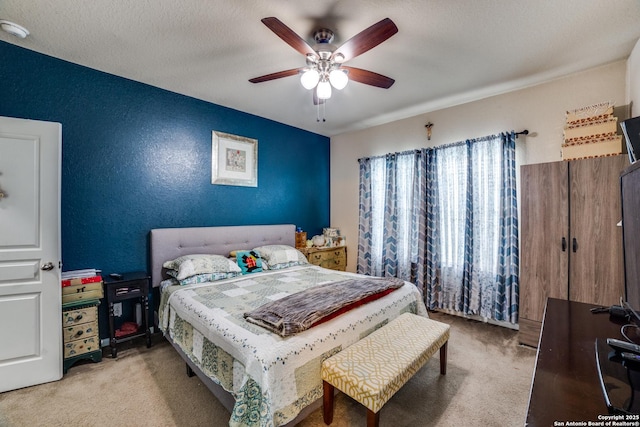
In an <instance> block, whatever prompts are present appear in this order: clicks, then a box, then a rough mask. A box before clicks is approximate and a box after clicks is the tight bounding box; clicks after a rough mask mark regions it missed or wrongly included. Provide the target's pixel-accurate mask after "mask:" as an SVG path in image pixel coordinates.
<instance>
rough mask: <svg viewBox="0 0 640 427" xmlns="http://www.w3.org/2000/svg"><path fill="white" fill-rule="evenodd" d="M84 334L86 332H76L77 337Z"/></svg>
mask: <svg viewBox="0 0 640 427" xmlns="http://www.w3.org/2000/svg"><path fill="white" fill-rule="evenodd" d="M83 333H84V331H78V332H76V337H79V336H80V335H82V334H83Z"/></svg>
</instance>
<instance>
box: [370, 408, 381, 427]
mask: <svg viewBox="0 0 640 427" xmlns="http://www.w3.org/2000/svg"><path fill="white" fill-rule="evenodd" d="M379 422H380V411H378V412H373V411H372V410H371V409H369V408H367V427H378V423H379Z"/></svg>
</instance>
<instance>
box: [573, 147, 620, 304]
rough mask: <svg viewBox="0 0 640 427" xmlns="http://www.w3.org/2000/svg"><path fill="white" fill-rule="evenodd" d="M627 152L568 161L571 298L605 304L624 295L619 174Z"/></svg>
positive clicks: (611, 302)
mask: <svg viewBox="0 0 640 427" xmlns="http://www.w3.org/2000/svg"><path fill="white" fill-rule="evenodd" d="M628 164H629V162H628V158H627V156H624V155H621V156H612V157H599V158H595V159H587V160H580V161H572V162H569V177H570V178H569V179H570V184H569V185H570V199H569V210H570V217H571V218H570V221H571V242H570V246H571V254H570V261H569V262H570V270H569V271H570V273H569V274H570V277H569V299H570V300H572V301H579V302H587V303H592V304H599V305H604V306H609V305H614V304H619V303H620V297H622V296H623V295H624V273H623V264H622V227H619V226H618V225H617V224H618V223H619V222H620V220H621V219H622V212H621V207H620V173H621V172H622V170H623V169H624V168H625V167H626V166H628Z"/></svg>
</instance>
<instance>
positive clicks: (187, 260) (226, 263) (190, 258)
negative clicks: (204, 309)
mask: <svg viewBox="0 0 640 427" xmlns="http://www.w3.org/2000/svg"><path fill="white" fill-rule="evenodd" d="M162 266H163V267H164V268H167V269H169V270H176V271H177V272H178V274H177V275H176V279H178V280H184V279H186V278H187V277H191V276H195V275H197V274H207V273H240V272H241V270H240V267H238V265H237V264H235V263H233V262H232V261H231V260H229V259H228V258H225V257H223V256H222V255H209V254H193V255H184V256H181V257H178V258H176V259H174V260H171V261H166V262H165V263H164V264H162Z"/></svg>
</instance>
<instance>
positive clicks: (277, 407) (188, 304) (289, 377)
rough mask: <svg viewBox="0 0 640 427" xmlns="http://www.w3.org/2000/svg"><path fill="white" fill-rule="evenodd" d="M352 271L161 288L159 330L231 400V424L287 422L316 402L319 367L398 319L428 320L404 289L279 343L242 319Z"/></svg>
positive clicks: (299, 270) (308, 270) (294, 271)
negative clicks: (415, 316)
mask: <svg viewBox="0 0 640 427" xmlns="http://www.w3.org/2000/svg"><path fill="white" fill-rule="evenodd" d="M362 277H365V276H359V275H356V274H353V273H347V272H340V271H335V270H328V269H324V268H321V267H317V266H311V265H305V266H297V267H291V268H287V269H284V270H276V271H265V272H261V273H254V274H248V275H244V276H239V277H236V278H233V279H225V280H220V281H216V282H210V283H201V284H194V285H187V286H169V287H165V288H163V291H162V295H161V301H160V312H159V316H160V318H159V324H160V328H161V329H162V331H163V332H164V334H165V335H168V336H169V337H170V338H171V340H172V341H173V342H174V343H176V344H177V345H178V346H179V347H180V348H181V349H182V351H183V352H184V353H185V354H187V356H188V357H189V358H190V359H191V360H192V361H193V362H194V363H195V364H196V365H197V366H198V367H199V368H200V370H201V371H202V372H204V373H205V374H206V375H207V376H209V377H210V378H211V379H212V380H213V381H214V382H216V383H217V384H219V385H220V386H222V387H223V388H224V389H225V390H227V391H228V392H230V393H231V394H232V395H233V397H234V398H235V400H236V403H235V406H234V408H233V412H232V414H231V419H230V420H229V425H230V426H233V427H235V426H247V427H256V426H260V427H271V426H274V427H276V426H281V425H283V424H286V423H287V422H289V421H291V420H293V419H294V418H295V417H296V416H297V415H298V414H299V413H300V411H301V410H302V409H303V408H305V407H306V406H308V405H309V404H311V403H312V402H314V401H316V400H317V399H320V398H321V397H322V380H321V377H320V367H321V364H322V361H324V360H325V359H326V358H328V357H330V356H332V355H333V354H335V353H337V352H339V351H341V350H342V349H343V348H346V347H348V346H349V345H351V344H353V343H355V342H356V341H358V340H360V339H361V338H363V337H365V336H367V335H368V334H370V333H371V332H373V331H374V330H376V329H378V328H380V327H381V326H383V325H384V324H386V323H388V322H389V321H390V320H392V319H394V318H396V317H397V316H399V315H400V314H402V313H405V312H410V313H415V314H419V315H422V316H425V317H427V311H426V308H425V305H424V302H423V301H422V296H421V294H420V292H419V291H418V290H417V288H416V287H415V286H414V285H412V284H410V283H405V284H404V285H403V286H402V287H400V288H399V289H397V290H395V291H393V292H391V293H389V294H388V295H385V296H383V297H381V298H379V299H376V300H375V301H372V302H369V303H367V304H364V305H361V306H358V307H357V308H354V309H352V310H350V311H348V312H346V313H343V314H340V315H339V316H337V317H335V318H333V319H331V320H329V321H327V322H324V323H322V324H319V325H317V326H314V327H312V328H310V329H308V330H305V331H303V332H300V333H297V334H295V335H291V336H288V337H284V338H283V337H281V336H279V335H277V334H275V333H272V332H269V331H268V330H267V329H265V328H263V327H260V326H258V325H255V324H252V323H249V322H247V321H246V320H245V318H244V313H246V312H250V311H252V310H255V309H257V308H258V307H261V306H263V305H265V304H267V303H270V302H273V301H277V300H279V299H282V298H284V297H286V296H289V295H293V294H295V293H297V292H300V291H304V290H306V289H310V288H313V287H317V286H321V285H326V284H329V283H335V282H344V284H345V286H348V284H349V283H350V281H349V280H347V279H354V278H362Z"/></svg>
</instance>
